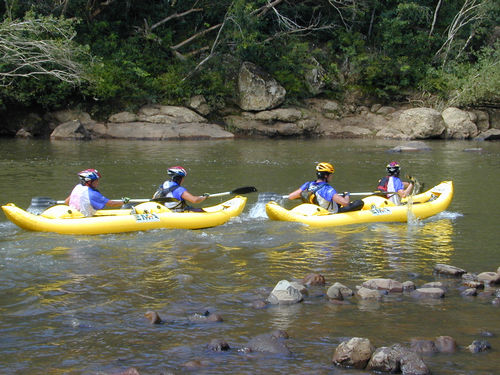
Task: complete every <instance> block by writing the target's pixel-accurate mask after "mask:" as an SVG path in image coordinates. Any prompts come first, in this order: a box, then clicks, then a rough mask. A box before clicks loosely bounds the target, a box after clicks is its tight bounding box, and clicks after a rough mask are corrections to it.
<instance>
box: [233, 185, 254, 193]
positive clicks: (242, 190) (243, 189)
mask: <svg viewBox="0 0 500 375" xmlns="http://www.w3.org/2000/svg"><path fill="white" fill-rule="evenodd" d="M256 191H257V188H256V187H255V186H244V187H240V188H238V189H234V190H233V191H231V193H232V194H248V193H255V192H256Z"/></svg>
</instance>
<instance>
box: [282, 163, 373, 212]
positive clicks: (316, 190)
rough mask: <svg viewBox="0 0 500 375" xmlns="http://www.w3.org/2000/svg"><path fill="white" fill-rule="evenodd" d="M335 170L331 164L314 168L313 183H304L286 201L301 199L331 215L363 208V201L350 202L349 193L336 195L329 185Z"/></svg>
mask: <svg viewBox="0 0 500 375" xmlns="http://www.w3.org/2000/svg"><path fill="white" fill-rule="evenodd" d="M333 172H335V168H334V167H333V165H332V164H330V163H326V162H322V163H319V164H318V165H317V166H316V177H317V179H316V180H315V181H309V182H306V183H304V184H303V185H302V186H301V187H300V188H298V189H297V190H295V191H294V192H292V193H290V194H289V195H288V199H297V198H301V199H302V201H303V202H304V203H313V204H316V205H318V206H320V207H323V208H325V209H327V210H328V211H330V212H332V213H337V212H349V211H357V210H361V209H362V208H363V201H362V200H360V199H358V200H355V201H354V202H350V200H349V193H348V192H346V193H343V194H338V193H337V191H336V190H335V189H334V188H333V187H332V186H331V185H330V184H329V182H330V180H331V178H332V176H333Z"/></svg>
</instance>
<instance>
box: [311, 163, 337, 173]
mask: <svg viewBox="0 0 500 375" xmlns="http://www.w3.org/2000/svg"><path fill="white" fill-rule="evenodd" d="M316 172H326V173H333V172H335V168H333V165H331V164H330V163H325V162H322V163H319V164H318V165H317V166H316Z"/></svg>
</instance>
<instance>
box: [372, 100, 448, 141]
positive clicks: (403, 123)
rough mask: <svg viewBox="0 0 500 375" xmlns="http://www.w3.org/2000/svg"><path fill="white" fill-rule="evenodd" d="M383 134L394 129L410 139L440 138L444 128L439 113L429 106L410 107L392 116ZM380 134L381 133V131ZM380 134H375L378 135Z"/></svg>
mask: <svg viewBox="0 0 500 375" xmlns="http://www.w3.org/2000/svg"><path fill="white" fill-rule="evenodd" d="M384 130H385V132H383V133H385V134H388V133H390V131H391V130H394V131H395V132H396V134H397V136H398V137H400V135H398V132H399V133H402V134H403V135H404V136H406V137H408V138H410V139H428V138H440V137H441V136H442V135H443V133H444V132H445V130H446V127H445V124H444V121H443V117H442V116H441V113H439V112H438V111H436V110H435V109H431V108H412V109H407V110H404V111H401V112H399V113H398V116H394V117H393V120H392V121H391V122H390V124H389V129H384ZM381 134H382V133H381ZM381 134H377V136H380V135H381Z"/></svg>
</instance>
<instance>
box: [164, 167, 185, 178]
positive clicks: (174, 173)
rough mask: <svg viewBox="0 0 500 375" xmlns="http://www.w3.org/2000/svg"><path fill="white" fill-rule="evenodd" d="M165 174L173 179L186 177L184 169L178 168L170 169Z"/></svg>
mask: <svg viewBox="0 0 500 375" xmlns="http://www.w3.org/2000/svg"><path fill="white" fill-rule="evenodd" d="M167 174H168V175H169V176H170V177H172V178H174V177H185V176H187V174H188V173H187V172H186V170H185V169H184V168H182V167H180V166H175V167H170V168H168V169H167Z"/></svg>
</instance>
